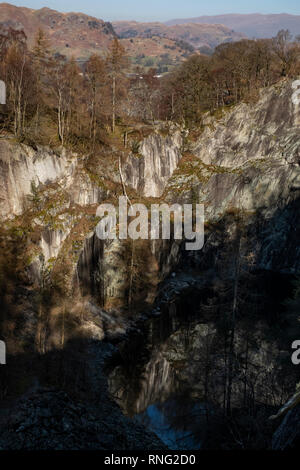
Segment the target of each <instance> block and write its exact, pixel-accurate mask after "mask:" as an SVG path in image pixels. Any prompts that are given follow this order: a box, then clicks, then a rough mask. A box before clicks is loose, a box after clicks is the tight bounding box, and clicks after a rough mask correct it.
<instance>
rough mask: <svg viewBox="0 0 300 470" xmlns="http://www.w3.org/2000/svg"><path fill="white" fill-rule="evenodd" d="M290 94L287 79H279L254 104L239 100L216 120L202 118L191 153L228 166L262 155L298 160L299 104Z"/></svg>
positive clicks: (207, 162) (299, 152)
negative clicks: (200, 130) (202, 130)
mask: <svg viewBox="0 0 300 470" xmlns="http://www.w3.org/2000/svg"><path fill="white" fill-rule="evenodd" d="M293 93H294V89H293V88H292V82H291V81H289V82H280V83H279V84H277V85H275V86H273V87H271V88H269V89H265V90H263V91H262V92H261V96H260V99H259V101H258V102H257V103H254V104H245V103H242V104H240V105H238V106H237V107H236V108H234V109H233V111H232V112H227V113H226V114H225V115H224V117H223V118H221V120H220V121H219V122H216V121H213V120H210V119H209V118H206V120H207V121H208V122H207V123H208V125H207V126H206V127H205V130H204V132H203V134H202V136H201V138H200V139H199V141H198V142H197V143H196V144H195V146H194V153H195V155H196V156H197V157H199V158H200V159H201V160H202V161H203V162H204V163H206V164H208V165H211V164H212V165H218V166H222V167H230V168H235V167H240V166H241V165H244V164H245V163H246V162H248V161H249V160H252V161H253V163H254V160H255V159H257V160H259V159H262V158H264V159H267V160H268V159H275V158H276V160H278V161H281V163H282V164H284V163H297V162H299V159H300V142H299V133H300V106H299V105H295V104H294V103H293V101H292V95H293ZM206 120H205V119H204V124H205V123H206ZM209 121H210V122H209Z"/></svg>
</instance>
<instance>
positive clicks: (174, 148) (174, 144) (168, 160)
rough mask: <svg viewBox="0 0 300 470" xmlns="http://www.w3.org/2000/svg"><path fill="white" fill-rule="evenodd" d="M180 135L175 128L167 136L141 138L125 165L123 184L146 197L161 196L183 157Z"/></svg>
mask: <svg viewBox="0 0 300 470" xmlns="http://www.w3.org/2000/svg"><path fill="white" fill-rule="evenodd" d="M183 135H184V132H182V131H181V130H180V129H176V128H175V129H173V131H172V132H171V133H170V135H168V136H166V137H164V136H162V135H161V134H159V133H158V132H157V133H155V134H152V135H150V136H149V137H147V138H146V139H144V141H143V142H141V144H140V146H139V154H138V155H134V154H131V155H130V156H129V157H128V159H127V161H126V164H125V166H124V176H125V182H126V184H128V185H129V186H131V187H133V188H134V189H135V190H136V191H138V193H139V194H141V195H143V196H145V197H160V196H161V195H162V194H163V192H164V189H165V187H166V185H167V183H168V181H169V179H170V177H171V176H172V175H173V173H174V170H176V168H177V166H178V164H179V161H180V159H181V157H182V154H181V152H182V150H183Z"/></svg>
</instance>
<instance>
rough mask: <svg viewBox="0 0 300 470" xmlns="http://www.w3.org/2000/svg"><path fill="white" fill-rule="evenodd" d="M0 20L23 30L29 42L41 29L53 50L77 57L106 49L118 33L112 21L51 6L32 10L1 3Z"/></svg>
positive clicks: (80, 57) (31, 41)
mask: <svg viewBox="0 0 300 470" xmlns="http://www.w3.org/2000/svg"><path fill="white" fill-rule="evenodd" d="M0 23H2V24H4V25H6V26H11V27H13V28H14V29H19V30H24V31H25V33H26V35H27V38H28V42H29V45H32V43H33V41H34V36H35V34H36V32H37V30H38V29H39V28H42V29H43V30H44V31H45V32H46V34H47V36H48V37H49V39H50V41H51V46H52V48H53V49H55V50H56V51H58V52H60V53H61V54H64V55H66V56H68V57H70V56H74V57H75V58H77V59H84V58H86V57H88V56H90V55H91V54H92V53H95V52H98V53H99V52H101V51H104V50H106V49H107V47H108V45H109V43H110V41H111V40H112V39H113V38H114V36H115V32H114V29H113V27H112V25H111V24H110V23H106V22H104V21H103V20H99V19H97V18H94V17H92V16H88V15H84V14H83V13H59V12H57V11H55V10H50V9H49V8H42V9H41V10H32V9H30V8H23V7H15V6H13V5H10V4H8V3H1V4H0Z"/></svg>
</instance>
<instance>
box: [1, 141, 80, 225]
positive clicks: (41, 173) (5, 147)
mask: <svg viewBox="0 0 300 470" xmlns="http://www.w3.org/2000/svg"><path fill="white" fill-rule="evenodd" d="M75 168H76V159H75V158H74V157H73V158H71V157H70V155H68V154H67V152H66V151H62V152H61V154H56V153H54V152H53V151H52V150H50V149H46V148H38V149H36V150H34V149H33V148H31V147H29V146H26V145H21V144H13V143H11V142H9V141H7V140H5V141H1V142H0V215H1V216H3V217H10V216H14V215H19V214H21V213H22V211H23V209H24V204H25V203H26V196H28V195H30V194H31V188H32V184H35V185H36V186H39V185H41V184H49V183H54V182H57V181H61V182H63V183H64V185H65V187H67V186H69V185H70V183H71V181H72V175H73V174H74V171H75Z"/></svg>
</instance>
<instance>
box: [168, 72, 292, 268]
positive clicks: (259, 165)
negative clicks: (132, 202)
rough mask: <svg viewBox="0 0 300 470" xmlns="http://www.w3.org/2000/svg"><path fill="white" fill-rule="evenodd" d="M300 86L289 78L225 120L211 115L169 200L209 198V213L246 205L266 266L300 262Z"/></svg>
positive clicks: (218, 215) (211, 217)
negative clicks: (299, 89) (299, 101)
mask: <svg viewBox="0 0 300 470" xmlns="http://www.w3.org/2000/svg"><path fill="white" fill-rule="evenodd" d="M293 92H294V90H293V88H292V82H290V81H284V82H281V83H280V84H279V85H276V86H273V87H271V88H269V89H267V90H264V92H263V94H262V96H261V98H260V100H259V101H258V102H257V103H255V104H240V105H238V106H237V107H235V108H233V109H232V110H230V111H227V112H226V114H225V115H224V116H223V118H222V119H221V120H219V121H217V120H216V119H213V118H211V117H206V118H205V120H204V125H205V128H204V131H203V133H202V134H201V135H200V137H199V138H198V140H197V142H196V143H194V144H192V145H191V149H190V150H191V152H192V153H193V160H191V161H189V162H186V163H185V166H183V167H182V168H181V167H179V169H178V171H177V172H176V173H175V174H174V175H173V177H172V178H171V179H170V181H169V184H168V186H167V189H166V194H167V195H166V198H167V199H168V200H169V201H176V202H179V201H180V202H189V201H191V199H194V200H195V199H196V200H197V201H198V202H201V203H203V204H204V206H205V220H206V221H214V222H217V221H219V220H221V219H222V218H223V217H224V216H226V214H227V213H228V212H230V211H241V212H242V213H243V215H244V217H245V219H247V221H248V222H247V224H248V226H249V227H252V228H251V230H250V232H251V233H250V238H251V242H252V244H253V250H254V252H255V253H256V255H257V256H256V259H257V262H258V264H259V267H260V268H262V269H271V270H272V269H274V270H282V271H285V272H290V273H296V272H298V271H299V269H300V248H299V243H298V240H299V236H300V227H299V217H298V214H299V209H300V202H299V201H300V199H299V196H300V106H299V105H295V104H293V101H292V94H293ZM206 232H207V235H208V230H206ZM210 235H211V234H209V238H210V242H212V240H213V239H214V235H212V236H210Z"/></svg>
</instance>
